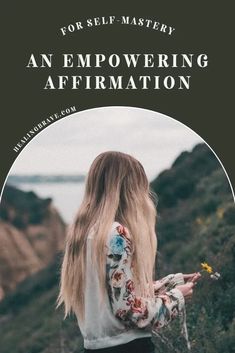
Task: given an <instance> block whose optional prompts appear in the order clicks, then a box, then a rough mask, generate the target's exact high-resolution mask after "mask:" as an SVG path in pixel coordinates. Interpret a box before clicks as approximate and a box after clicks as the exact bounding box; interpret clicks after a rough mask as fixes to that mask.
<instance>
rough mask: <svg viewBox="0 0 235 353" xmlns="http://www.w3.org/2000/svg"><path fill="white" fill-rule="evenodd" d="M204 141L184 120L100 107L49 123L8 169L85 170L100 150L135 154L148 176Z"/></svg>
mask: <svg viewBox="0 0 235 353" xmlns="http://www.w3.org/2000/svg"><path fill="white" fill-rule="evenodd" d="M200 142H203V140H202V139H201V138H200V137H199V136H198V135H197V134H196V133H195V132H193V131H192V130H191V129H189V128H188V127H186V126H185V125H183V124H182V123H180V122H178V121H177V120H174V119H172V118H169V117H167V116H166V115H162V114H159V113H156V112H153V111H150V110H145V109H140V108H132V107H104V108H96V109H90V110H86V111H83V112H78V113H76V114H73V115H71V116H68V117H66V118H64V119H62V120H59V121H58V122H56V123H53V124H52V125H50V126H49V127H47V128H46V129H44V130H43V131H42V132H40V133H39V134H38V135H37V136H36V137H34V138H33V139H32V141H31V142H30V143H29V144H28V145H27V146H26V147H25V148H24V149H23V150H22V152H21V153H20V154H19V156H18V157H17V159H16V161H15V162H14V164H13V166H12V168H11V171H10V173H11V174H85V173H87V171H88V169H89V166H90V164H91V162H92V161H93V159H94V158H95V157H96V156H97V155H98V154H99V153H101V152H104V151H108V150H116V151H122V152H126V153H129V154H131V155H133V156H134V157H136V158H137V159H138V160H139V161H140V162H141V163H142V164H143V166H144V168H145V170H146V173H147V175H148V177H149V179H150V180H151V179H153V178H154V177H155V176H156V175H158V174H159V172H160V171H162V170H163V169H166V168H169V167H170V166H171V164H172V162H173V161H174V160H175V158H176V157H177V156H178V155H179V153H180V152H182V151H184V150H188V151H189V150H191V149H192V148H193V147H194V146H195V144H197V143H200Z"/></svg>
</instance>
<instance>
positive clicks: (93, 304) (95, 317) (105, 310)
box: [78, 222, 151, 349]
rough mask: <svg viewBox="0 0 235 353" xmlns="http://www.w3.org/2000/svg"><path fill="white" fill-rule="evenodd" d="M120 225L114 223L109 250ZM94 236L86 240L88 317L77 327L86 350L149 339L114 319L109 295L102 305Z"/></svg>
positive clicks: (144, 334) (86, 313)
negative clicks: (93, 249) (137, 339)
mask: <svg viewBox="0 0 235 353" xmlns="http://www.w3.org/2000/svg"><path fill="white" fill-rule="evenodd" d="M118 226H121V224H120V223H118V222H114V223H113V225H112V228H111V230H110V232H109V234H108V237H107V246H108V244H109V243H110V241H111V240H112V238H113V237H114V236H116V235H117V234H118V232H117V227H118ZM94 236H95V234H94V233H93V232H90V234H89V235H88V237H87V263H86V288H85V316H84V321H83V320H79V315H78V324H79V327H80V330H81V333H82V335H83V337H84V347H85V348H88V349H98V348H104V347H110V346H115V345H119V344H124V343H127V342H129V341H131V340H133V339H136V338H140V337H150V336H151V332H150V331H149V330H146V331H145V330H143V329H139V328H137V327H136V328H135V327H132V328H130V327H128V325H125V322H124V321H121V320H120V319H119V318H117V317H115V316H114V314H113V310H112V307H111V303H110V297H109V295H108V291H107V292H106V294H105V298H104V301H103V303H102V301H101V294H100V288H99V280H98V274H97V270H96V268H95V266H94V261H93V262H92V245H93V239H94Z"/></svg>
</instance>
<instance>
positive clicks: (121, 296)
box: [106, 225, 184, 333]
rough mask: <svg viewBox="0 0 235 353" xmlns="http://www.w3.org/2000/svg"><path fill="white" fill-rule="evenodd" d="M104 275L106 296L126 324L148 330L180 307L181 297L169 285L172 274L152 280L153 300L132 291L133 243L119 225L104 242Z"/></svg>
mask: <svg viewBox="0 0 235 353" xmlns="http://www.w3.org/2000/svg"><path fill="white" fill-rule="evenodd" d="M107 245H108V252H107V263H106V276H107V286H108V295H109V300H110V304H111V307H112V311H113V313H114V315H115V316H116V317H117V318H119V319H121V320H123V321H124V322H125V323H126V326H127V327H139V328H150V329H151V330H152V332H153V333H154V331H156V332H157V331H158V330H159V329H160V328H161V327H163V326H166V325H167V324H168V323H169V322H170V321H171V320H172V319H174V318H175V317H176V316H177V315H178V313H179V312H180V311H181V310H182V308H183V307H184V297H183V295H182V293H181V292H180V291H179V290H178V289H175V288H172V289H169V290H166V291H163V290H159V288H162V287H163V286H162V282H161V281H163V282H164V285H165V284H166V283H167V285H166V286H165V288H169V283H172V280H173V277H172V276H174V275H169V276H171V277H168V276H167V277H165V278H164V279H163V280H160V281H156V282H154V288H155V299H152V300H151V299H147V298H143V297H139V296H137V295H136V294H135V288H134V283H133V275H132V268H131V262H132V254H133V246H132V243H131V240H130V237H129V234H128V230H127V229H126V228H124V227H123V226H121V225H119V226H118V227H117V228H116V232H114V233H113V234H112V236H111V237H110V239H109V241H108V244H107Z"/></svg>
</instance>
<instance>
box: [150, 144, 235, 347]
mask: <svg viewBox="0 0 235 353" xmlns="http://www.w3.org/2000/svg"><path fill="white" fill-rule="evenodd" d="M152 187H153V189H154V191H155V192H156V193H157V195H158V199H159V201H158V214H159V215H158V227H157V232H158V242H159V254H158V270H157V273H158V274H159V276H162V275H165V274H167V273H172V272H178V271H179V272H185V273H190V272H194V271H198V270H200V263H201V262H203V261H207V262H208V263H209V264H211V265H212V267H213V268H215V270H217V271H218V272H220V273H221V276H222V278H221V280H220V281H213V280H211V279H210V278H209V276H208V275H205V276H203V278H202V280H201V281H200V283H198V285H197V287H196V288H195V290H194V298H193V300H192V301H191V302H190V303H188V304H187V313H188V315H187V316H188V320H187V321H188V328H189V335H190V338H191V341H192V347H193V348H192V351H193V352H195V353H196V352H205V353H220V352H223V353H231V352H234V351H235V337H234V332H235V331H234V328H235V326H234V324H235V322H234V297H235V276H234V274H235V271H234V265H235V261H234V260H235V207H234V201H233V198H232V193H231V189H230V187H229V184H228V181H227V178H226V176H225V174H224V172H223V170H222V168H221V166H220V165H219V163H218V161H217V159H216V158H215V157H214V155H213V154H212V152H211V151H210V150H209V149H208V147H207V146H206V145H198V146H196V147H195V148H194V150H193V151H192V153H188V152H184V153H182V154H181V155H180V156H179V157H178V158H177V160H176V161H175V162H174V164H173V166H172V168H171V169H170V170H167V171H164V172H163V173H161V174H160V175H159V176H158V178H156V180H154V181H153V182H152ZM178 332H179V331H178V330H177V329H175V331H174V330H173V331H171V332H168V330H166V331H165V335H166V336H170V337H171V341H173V342H175V348H174V349H175V350H176V349H177V334H178ZM180 342H181V341H180ZM160 346H161V345H160ZM183 347H184V345H182V342H181V343H178V349H179V352H184V351H186V350H184V348H183ZM158 351H159V352H164V353H165V352H168V351H167V350H166V347H164V346H162V347H159V350H158ZM169 352H172V349H169Z"/></svg>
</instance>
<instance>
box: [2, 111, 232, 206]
mask: <svg viewBox="0 0 235 353" xmlns="http://www.w3.org/2000/svg"><path fill="white" fill-rule="evenodd" d="M106 108H119V109H120V108H134V109H139V110H147V111H150V112H154V113H157V114H159V115H162V116H163V117H167V118H169V119H172V120H174V121H176V122H177V123H179V124H181V125H183V126H184V127H186V128H187V129H189V130H190V131H192V132H193V133H194V134H196V135H197V136H198V137H199V138H200V139H201V140H202V141H203V142H204V143H205V144H206V145H207V147H209V148H210V150H211V151H212V152H213V153H214V155H215V156H216V158H217V159H218V161H219V163H220V165H221V167H222V169H223V171H224V173H225V175H226V177H227V179H228V182H229V186H230V189H231V191H232V195H233V200H234V203H235V195H234V190H233V186H232V183H231V180H230V178H229V176H228V173H227V171H226V169H225V167H224V165H223V163H222V162H221V160H220V158H219V157H218V156H217V154H216V153H215V151H214V150H213V149H212V148H211V147H210V145H209V144H208V143H207V142H206V141H205V140H204V139H203V138H202V137H201V136H200V135H199V134H198V133H197V132H195V131H194V130H193V129H191V128H190V127H189V126H187V125H185V124H184V123H182V122H181V121H179V120H177V119H175V118H172V117H170V116H168V115H165V114H162V113H159V112H157V111H155V110H151V109H145V108H140V107H133V106H123V105H120V106H119V105H117V106H116V105H114V106H113V105H110V106H109V105H108V106H104V107H97V108H90V109H84V110H79V111H77V112H76V113H72V114H69V115H66V116H65V117H64V118H62V119H60V120H57V121H54V122H53V123H51V124H50V125H49V126H47V127H45V128H44V129H43V130H41V131H40V132H39V133H38V134H37V135H36V136H34V137H33V138H32V139H31V140H30V141H29V143H27V145H26V146H25V147H23V149H22V150H21V151H20V153H21V152H22V151H23V150H24V149H25V148H26V147H27V146H28V145H29V144H30V143H31V142H32V141H33V140H34V139H35V138H36V137H37V136H38V135H40V134H41V133H42V132H43V131H44V130H45V129H47V128H48V127H51V126H52V125H53V124H56V123H59V122H60V121H62V120H63V119H66V118H68V117H70V116H71V115H75V114H79V113H82V112H87V111H89V110H95V109H106ZM20 153H19V154H18V156H19V155H20ZM18 156H17V157H16V159H17V158H18ZM16 159H15V160H14V162H13V164H12V166H11V167H10V169H9V172H8V173H7V176H6V178H5V181H4V183H3V186H2V191H1V194H0V203H1V200H2V194H3V191H4V188H5V185H6V182H7V179H8V176H9V174H10V172H11V169H12V167H13V165H14V163H15V161H16Z"/></svg>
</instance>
